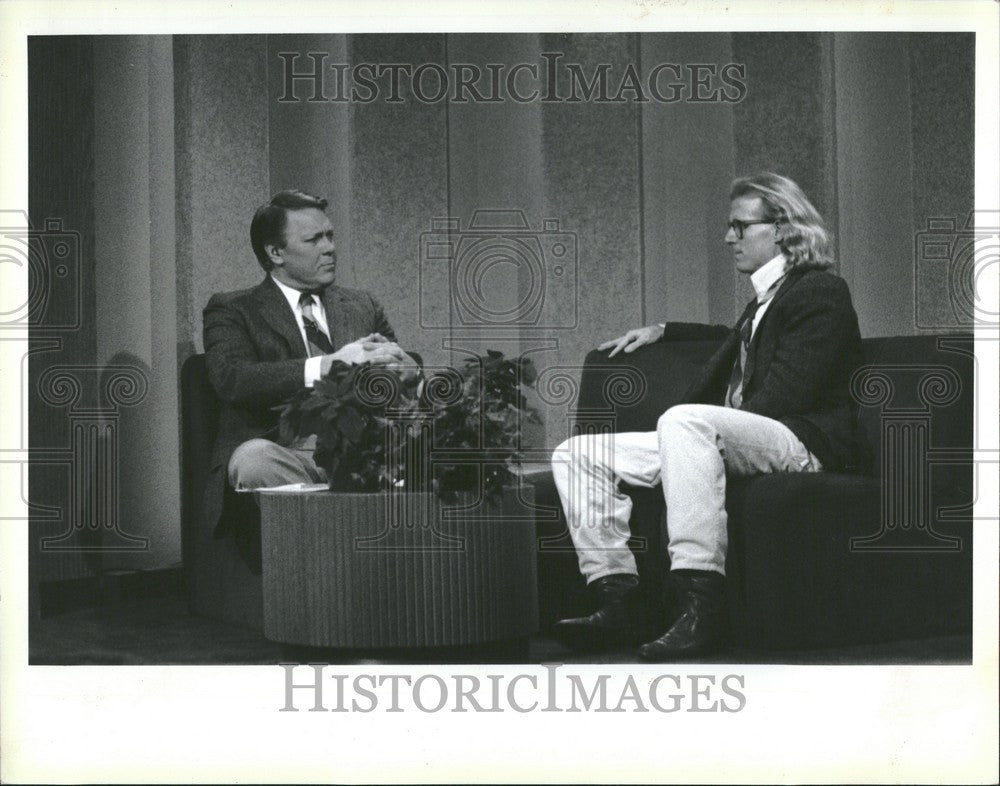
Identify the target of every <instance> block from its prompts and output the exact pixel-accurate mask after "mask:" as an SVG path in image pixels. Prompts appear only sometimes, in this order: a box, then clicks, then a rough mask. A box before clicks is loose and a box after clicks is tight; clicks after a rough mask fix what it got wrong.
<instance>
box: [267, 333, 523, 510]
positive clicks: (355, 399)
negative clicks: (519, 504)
mask: <svg viewBox="0 0 1000 786" xmlns="http://www.w3.org/2000/svg"><path fill="white" fill-rule="evenodd" d="M536 376H537V375H536V373H535V368H534V365H533V364H532V362H531V361H530V360H529V359H527V358H518V359H516V360H508V359H506V358H505V357H504V355H503V353H501V352H496V351H493V350H489V351H488V352H487V354H486V355H483V356H480V357H470V358H468V359H467V360H466V361H465V363H464V364H463V365H462V366H461V367H460V368H459V369H445V370H443V371H439V372H437V373H434V374H432V375H430V376H429V377H428V378H427V379H426V380H425V379H423V378H421V377H416V378H409V379H407V378H404V377H403V376H401V375H400V374H399V373H398V372H396V371H392V370H389V369H386V368H385V367H383V366H373V365H372V364H370V363H363V364H360V365H348V364H345V363H341V362H339V361H335V362H334V363H333V365H332V366H331V368H330V371H329V373H328V374H327V376H325V377H324V378H323V379H321V380H319V381H317V382H316V384H315V386H314V387H313V388H311V389H305V390H303V391H301V392H300V393H298V394H296V395H295V396H294V397H292V398H291V399H290V400H289V401H288V402H286V403H285V404H283V405H282V406H281V407H279V408H278V409H279V410H280V412H281V418H280V421H279V423H280V432H281V439H282V441H283V442H284V443H286V444H289V443H291V442H293V441H294V440H296V439H298V438H301V437H304V436H307V435H309V434H315V435H316V452H315V459H316V463H317V464H318V465H319V466H320V467H322V468H323V469H324V470H325V471H326V474H327V479H328V481H329V485H330V489H331V491H355V492H372V491H380V490H387V489H390V488H397V489H398V488H405V489H406V490H408V491H426V490H429V489H433V490H434V491H435V492H437V494H438V495H439V496H441V497H442V498H443V499H445V500H453V499H454V497H455V495H456V494H457V493H459V492H464V491H472V492H475V491H478V490H480V489H481V490H482V493H483V494H485V495H486V496H487V497H488V498H493V499H495V498H496V497H497V496H498V495H499V494H500V493H501V491H502V489H503V488H504V486H506V485H508V484H509V482H510V481H511V477H512V473H511V470H512V468H513V466H514V465H515V464H516V462H517V460H518V449H519V447H520V444H521V427H522V424H523V423H525V422H533V423H538V422H540V421H539V419H538V415H537V413H536V412H535V411H534V410H533V409H532V408H531V407H530V406H529V405H528V402H527V400H526V398H525V395H524V388H525V387H531V386H533V384H534V382H535V378H536ZM431 467H432V468H433V471H430V468H431Z"/></svg>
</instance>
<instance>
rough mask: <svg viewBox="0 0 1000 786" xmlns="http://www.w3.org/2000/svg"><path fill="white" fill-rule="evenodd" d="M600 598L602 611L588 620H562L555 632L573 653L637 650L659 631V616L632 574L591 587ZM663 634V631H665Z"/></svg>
mask: <svg viewBox="0 0 1000 786" xmlns="http://www.w3.org/2000/svg"><path fill="white" fill-rule="evenodd" d="M590 589H591V590H592V591H593V592H594V593H595V594H596V595H597V596H598V603H599V606H598V609H597V611H595V612H594V613H593V614H590V615H588V616H586V617H574V618H572V619H566V620H559V622H557V623H556V624H555V625H554V626H553V628H552V632H553V634H554V635H555V637H556V640H557V641H558V642H559V643H560V644H562V645H563V646H564V647H568V648H569V649H572V650H599V649H608V648H611V647H615V646H617V645H630V646H634V645H635V644H638V643H639V642H640V641H642V640H643V639H645V638H648V637H649V636H651V635H653V633H655V632H656V630H657V619H656V618H657V616H658V615H657V614H656V611H655V608H653V609H651V608H650V607H649V604H648V603H644V602H643V600H644V599H643V598H642V596H641V594H640V592H639V577H638V576H636V575H634V574H632V573H616V574H614V575H612V576H603V577H602V578H599V579H597V581H595V582H593V583H592V584H591V585H590ZM661 630H662V628H661Z"/></svg>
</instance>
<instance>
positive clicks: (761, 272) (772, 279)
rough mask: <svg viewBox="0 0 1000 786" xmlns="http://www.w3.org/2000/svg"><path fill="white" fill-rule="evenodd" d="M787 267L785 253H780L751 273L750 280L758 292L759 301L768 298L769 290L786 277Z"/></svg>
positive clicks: (761, 301)
mask: <svg viewBox="0 0 1000 786" xmlns="http://www.w3.org/2000/svg"><path fill="white" fill-rule="evenodd" d="M786 267H787V265H786V263H785V257H784V255H783V254H778V256H776V257H775V258H774V259H772V260H771V261H769V262H765V263H764V264H763V265H761V266H760V267H759V268H757V270H755V271H754V272H753V273H751V274H750V282H751V283H752V284H753V289H754V292H756V293H757V302H758V303H763V302H764V301H765V300H767V297H768V292H770V291H771V290H772V289H774V288H775V285H776V284H777V283H778V282H779V281H781V279H783V278H784V277H785V273H786V272H787V270H786Z"/></svg>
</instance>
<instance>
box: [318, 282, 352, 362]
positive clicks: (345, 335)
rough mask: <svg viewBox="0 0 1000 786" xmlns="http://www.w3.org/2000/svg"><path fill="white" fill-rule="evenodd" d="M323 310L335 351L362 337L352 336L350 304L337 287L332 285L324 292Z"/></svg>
mask: <svg viewBox="0 0 1000 786" xmlns="http://www.w3.org/2000/svg"><path fill="white" fill-rule="evenodd" d="M322 300H323V309H324V310H325V311H326V326H327V329H328V330H329V332H330V343H331V344H332V345H333V349H334V351H336V350H338V349H340V348H341V347H342V346H343V345H344V344H345V343H347V341H348V340H350V341H353V340H354V339H355V338H360V336H351V335H350V333H351V331H350V326H349V324H348V321H349V317H350V314H349V311H350V303H349V302H348V299H347V298H346V297H344V292H343V290H341V288H340V287H338V286H336V285H330V286H328V287H327V288H326V289H324V290H323V295H322Z"/></svg>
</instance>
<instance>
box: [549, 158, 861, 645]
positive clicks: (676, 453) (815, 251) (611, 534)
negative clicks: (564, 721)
mask: <svg viewBox="0 0 1000 786" xmlns="http://www.w3.org/2000/svg"><path fill="white" fill-rule="evenodd" d="M730 199H731V205H730V211H729V225H728V229H727V231H726V235H725V242H726V243H727V245H728V246H729V247H730V249H731V251H732V253H733V260H734V262H735V265H736V269H737V270H738V271H739V272H740V273H743V274H746V275H749V276H750V279H751V282H752V283H753V287H754V290H755V292H756V297H755V298H754V299H753V300H751V301H750V303H749V304H748V305H747V307H746V310H745V311H744V312H743V315H742V316H741V317H740V319H739V321H738V322H737V323H736V325H735V327H734V328H733V329H731V330H726V329H725V328H720V329H719V332H720V335H725V336H726V340H725V341H724V342H723V344H722V346H721V347H720V349H719V350H718V351H717V352H716V353H715V354H714V355H713V356H712V358H711V359H710V360H709V361H708V363H707V364H706V365H705V366H704V367H703V368H702V370H701V372H700V373H699V374H698V377H697V378H696V379H695V380H694V382H693V383H692V384H691V386H690V387H689V389H688V390H687V392H686V393H685V395H684V398H683V401H684V402H685V403H683V404H680V405H678V406H674V407H671V408H670V409H668V410H667V411H666V412H665V413H664V414H663V415H662V416H661V417H660V419H659V421H658V423H657V428H656V431H655V432H645V433H640V432H630V433H621V434H612V435H607V436H603V437H601V436H599V437H594V436H578V437H573V438H572V439H569V440H567V441H566V442H564V443H563V444H562V445H560V446H559V447H558V448H557V449H556V451H555V454H554V456H553V462H552V463H553V472H554V476H555V482H556V487H557V488H558V490H559V495H560V499H561V502H562V505H563V508H564V510H565V511H566V516H567V520H568V522H569V525H570V526H569V529H570V534H571V536H572V538H573V543H574V546H575V548H576V551H577V556H578V559H579V564H580V571H581V573H583V575H584V577H585V578H586V579H587V581H588V584H589V585H590V586H591V587H592V588H593V589H594V590H595V592H596V594H597V596H598V598H599V601H600V607H599V608H598V610H597V611H596V612H594V613H593V614H590V615H588V616H586V617H578V618H574V619H566V620H561V621H560V622H557V623H556V625H555V635H556V637H557V638H558V639H559V640H560V641H561V642H562V643H564V644H565V645H566V646H569V647H571V648H574V649H585V648H600V647H605V646H614V645H618V644H622V643H626V642H629V643H636V644H638V643H640V642H642V641H644V640H647V639H648V641H647V643H645V644H644V645H643V646H642V647H640V649H639V654H640V656H641V657H643V658H645V659H647V660H668V659H673V658H679V657H688V656H694V655H703V654H706V653H709V652H712V651H714V650H717V649H719V648H720V646H721V645H722V644H723V643H724V639H725V632H726V629H727V617H726V613H725V603H724V599H725V561H726V552H727V545H728V544H727V532H726V507H725V498H726V478H727V476H742V475H754V474H760V473H768V472H819V471H821V470H824V469H827V470H847V469H850V468H853V467H855V466H856V465H857V464H858V462H859V461H860V458H861V456H860V447H859V444H858V442H857V439H856V435H855V425H854V424H855V420H856V408H855V405H854V403H853V400H852V398H851V394H850V390H849V384H850V378H851V374H852V373H853V371H854V370H855V369H856V368H857V367H858V366H859V365H860V363H861V357H862V355H861V336H860V332H859V330H858V319H857V315H856V314H855V312H854V307H853V305H852V304H851V296H850V293H849V292H848V289H847V285H846V284H845V283H844V281H843V280H842V279H841V278H839V277H837V276H836V275H834V274H833V273H830V272H829V271H828V268H830V266H831V264H832V261H831V257H830V251H829V245H830V239H829V235H828V233H827V231H826V229H825V228H824V226H823V220H822V218H821V217H820V215H819V213H818V212H817V211H816V209H815V208H814V207H813V206H812V204H811V203H810V202H809V199H808V198H807V197H806V195H805V194H804V193H803V192H802V190H801V189H800V188H799V186H798V185H796V183H794V182H793V181H792V180H790V179H788V178H786V177H782V176H780V175H776V174H773V173H770V172H764V173H761V174H757V175H753V176H750V177H744V178H739V179H737V180H736V181H734V183H733V185H732V188H731V190H730ZM685 330H690V326H689V325H684V324H682V323H666V324H664V325H651V326H648V327H643V328H637V329H635V330H630V331H628V332H627V333H626V334H625V335H624V336H622V337H620V338H618V339H615V340H613V341H608V342H605V343H604V344H602V345H601V346H600V347H599V349H602V350H604V349H610V350H611V353H610V354H611V355H615V354H617V353H618V352H619V351H624V352H626V353H627V352H632V351H634V350H635V349H637V348H638V347H640V346H643V345H645V344H649V343H652V342H654V341H661V340H668V339H671V338H674V337H676V336H681V335H682V334H683V331H685ZM618 481H624V482H626V483H628V484H631V485H635V486H645V487H652V486H655V485H656V484H662V487H663V494H664V497H665V499H666V508H667V550H668V553H669V557H670V568H671V578H672V581H673V584H674V586H675V587H676V589H677V591H678V597H679V600H680V608H681V613H680V616H679V618H678V619H677V620H676V621H675V622H674V623H673V625H672V626H671V627H670V628H669V629H668V630H667V631H666V632H665V633H664V632H663V628H662V623H661V622H660V621H659V620H657V619H656V618H655V615H654V614H653V613H652V612H651V610H649V609H647V608H644V607H643V605H642V604H641V602H640V601H639V596H638V591H637V589H638V583H639V582H638V576H637V570H636V563H635V559H634V557H633V556H632V554H631V552H630V551H629V548H628V545H627V541H628V538H629V527H628V521H629V514H630V512H631V501H630V500H629V498H628V497H627V496H626V495H625V494H624V493H622V492H621V491H620V490H619V488H618ZM659 633H662V635H660V636H659V637H658V638H655V636H656V635H657V634H659Z"/></svg>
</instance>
